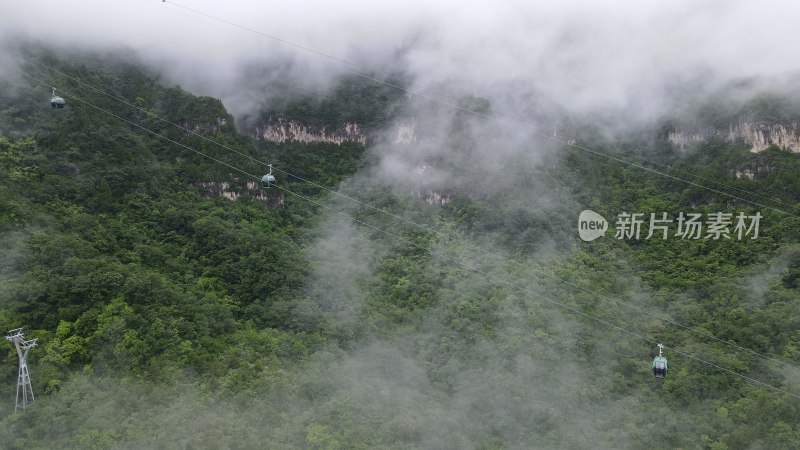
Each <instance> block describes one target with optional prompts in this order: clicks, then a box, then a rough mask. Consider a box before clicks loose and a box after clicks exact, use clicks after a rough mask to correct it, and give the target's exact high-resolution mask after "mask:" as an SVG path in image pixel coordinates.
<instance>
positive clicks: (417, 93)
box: [170, 2, 800, 218]
mask: <svg viewBox="0 0 800 450" xmlns="http://www.w3.org/2000/svg"><path fill="white" fill-rule="evenodd" d="M170 4H171V5H175V6H177V7H178V8H182V9H184V10H186V11H190V12H192V13H194V14H198V15H201V16H204V17H206V18H209V19H212V20H216V21H218V22H221V23H224V24H227V25H230V26H233V27H236V28H239V29H241V30H244V31H248V32H250V33H255V34H257V35H259V36H262V37H265V38H268V39H271V40H274V41H277V42H280V43H282V44H285V45H288V46H291V47H294V48H297V49H300V50H303V51H306V52H309V53H312V54H315V55H318V56H321V57H324V58H327V59H329V60H331V61H334V62H337V63H339V64H343V65H345V66H347V67H348V68H346V69H343V70H345V71H346V72H347V73H350V74H352V75H355V76H358V77H361V78H364V79H367V80H370V81H373V82H376V83H379V84H382V85H384V86H388V87H391V88H394V89H397V90H399V91H401V92H404V93H406V94H409V95H411V96H414V97H418V98H422V99H425V100H429V101H432V102H435V103H439V104H441V105H444V106H447V107H450V108H454V109H456V110H459V111H463V112H466V113H469V114H472V115H475V116H477V117H481V118H484V119H488V120H493V121H498V122H500V121H501V119H512V120H515V121H522V122H528V120H526V119H521V118H518V117H516V116H513V115H510V114H505V113H499V112H494V113H492V114H484V113H481V112H479V111H474V110H471V109H469V108H465V107H463V106H460V105H457V104H455V103H452V102H450V101H447V100H444V99H442V98H440V97H436V96H433V95H429V94H424V93H422V92H420V91H413V90H411V89H408V88H404V87H402V86H400V85H397V84H395V83H391V82H388V81H385V80H381V79H380V78H377V77H374V76H372V75H369V74H368V73H365V72H363V71H361V70H357V69H358V66H357V65H356V64H354V63H352V62H349V61H347V60H345V59H342V58H339V57H336V56H332V55H329V54H327V53H325V52H321V51H319V50H314V49H312V48H310V47H307V46H304V45H301V44H297V43H295V42H291V41H288V40H286V39H283V38H280V37H277V36H273V35H270V34H267V33H264V32H261V31H258V30H256V29H253V28H250V27H247V26H244V25H240V24H237V23H235V22H231V21H229V20H226V19H223V18H220V17H217V16H214V15H212V14H208V13H205V12H202V11H198V10H196V9H193V8H190V7H188V6H185V5H182V4H180V3H175V2H170ZM173 12H175V11H173ZM534 125H535V124H534ZM531 135H532V136H534V137H539V138H543V139H548V140H551V141H554V142H558V143H560V144H562V145H566V146H569V147H572V148H576V149H579V150H583V151H586V152H589V153H592V154H594V155H597V156H602V157H605V158H608V159H611V160H614V161H617V162H620V163H623V164H626V165H629V166H631V167H636V168H638V169H642V170H646V171H649V172H653V173H656V174H658V175H661V176H664V177H667V178H671V179H673V180H676V181H680V182H683V183H686V184H689V185H692V186H695V187H699V188H701V189H706V190H709V191H711V192H714V193H717V194H721V195H723V196H727V197H730V198H733V199H736V200H739V201H743V202H746V203H750V204H752V205H756V206H759V207H761V208H767V209H772V210H774V211H778V212H780V213H783V214H786V215H789V216H793V217H796V218H800V214H793V213H790V212H787V211H784V210H782V209H780V208H775V207H773V206H768V205H764V204H761V203H758V202H755V201H752V200H748V199H744V198H741V197H738V196H735V195H733V194H730V193H727V192H724V191H720V190H717V189H713V188H710V187H708V186H703V185H702V184H699V183H696V182H693V181H689V180H685V179H683V178H680V177H676V176H674V175H670V174H667V173H665V172H661V171H658V170H655V169H653V168H649V167H647V166H643V165H641V164H637V163H634V162H631V161H627V160H625V159H622V158H619V157H615V156H613V155H609V154H607V153H604V152H600V151H597V150H591V149H589V148H586V147H585V146H582V145H578V144H577V143H573V142H570V141H571V140H570V139H563V138H559V137H558V136H551V135H549V134H544V133H540V132H532V133H531ZM634 157H635V158H637V159H639V160H640V161H643V162H648V163H651V164H654V165H660V166H662V167H663V166H664V165H663V164H659V163H656V162H654V161H650V160H647V159H645V158H642V157H637V156H634ZM667 167H669V166H667ZM678 171H680V170H678ZM684 173H687V172H684ZM691 176H693V177H696V178H700V179H705V178H703V177H701V176H698V175H694V174H691ZM715 183H716V184H718V185H722V186H725V187H728V188H731V189H735V190H738V191H740V192H745V193H748V194H750V195H754V196H757V197H761V198H764V199H767V200H769V201H771V202H775V203H780V204H783V205H786V206H790V207H791V208H793V209H795V210H797V209H798V207H797V206H793V205H790V204H787V203H785V202H782V201H780V200H773V199H771V198H769V197H765V196H762V195H760V194H756V193H752V192H750V191H747V190H743V189H740V188H736V187H734V186H730V185H728V184H725V183H720V182H715Z"/></svg>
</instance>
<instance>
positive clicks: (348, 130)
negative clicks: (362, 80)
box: [255, 118, 367, 145]
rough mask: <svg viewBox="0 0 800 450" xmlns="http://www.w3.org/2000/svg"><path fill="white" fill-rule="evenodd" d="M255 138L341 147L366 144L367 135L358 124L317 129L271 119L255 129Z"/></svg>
mask: <svg viewBox="0 0 800 450" xmlns="http://www.w3.org/2000/svg"><path fill="white" fill-rule="evenodd" d="M255 138H256V139H264V140H266V141H271V142H286V141H299V142H305V143H309V142H328V143H333V144H339V145H341V144H342V143H343V142H347V141H350V142H359V143H361V144H366V142H367V135H366V133H365V132H364V130H363V129H362V128H361V126H360V125H359V124H357V123H345V124H344V125H342V126H341V127H339V128H336V129H332V130H331V129H328V128H327V127H322V128H315V127H311V126H308V125H303V124H300V123H298V122H294V121H284V120H283V119H280V118H279V119H277V120H273V119H270V120H269V121H267V123H265V124H263V125H261V126H256V127H255Z"/></svg>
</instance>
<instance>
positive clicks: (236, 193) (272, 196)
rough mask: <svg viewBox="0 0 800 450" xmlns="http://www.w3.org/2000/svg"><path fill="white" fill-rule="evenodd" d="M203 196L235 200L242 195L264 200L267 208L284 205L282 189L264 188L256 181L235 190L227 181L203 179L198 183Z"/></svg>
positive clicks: (276, 207)
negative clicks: (203, 180)
mask: <svg viewBox="0 0 800 450" xmlns="http://www.w3.org/2000/svg"><path fill="white" fill-rule="evenodd" d="M198 186H199V187H200V189H201V191H202V192H203V196H204V197H206V198H213V197H225V198H227V199H228V200H231V201H236V200H238V199H240V198H242V197H248V198H251V199H253V200H256V201H260V202H264V203H266V204H267V208H270V209H278V208H283V206H284V197H283V191H280V190H276V189H271V190H264V189H262V188H261V186H260V184H259V183H258V182H256V181H248V182H247V183H245V189H244V190H235V189H232V188H231V184H230V183H229V182H227V181H205V182H201V183H198Z"/></svg>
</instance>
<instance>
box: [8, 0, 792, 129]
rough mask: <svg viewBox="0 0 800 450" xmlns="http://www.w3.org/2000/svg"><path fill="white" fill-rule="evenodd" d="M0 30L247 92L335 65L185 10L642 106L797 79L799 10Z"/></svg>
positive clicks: (97, 7) (117, 11) (237, 9)
mask: <svg viewBox="0 0 800 450" xmlns="http://www.w3.org/2000/svg"><path fill="white" fill-rule="evenodd" d="M2 3H3V6H2V13H0V30H3V31H2V32H0V33H4V34H3V36H4V37H3V38H4V39H8V37H18V36H29V37H32V38H36V39H40V40H43V41H46V42H50V43H53V44H58V45H64V46H68V47H73V46H75V47H87V48H93V49H109V48H116V47H119V46H125V47H130V48H133V49H134V50H135V51H136V52H138V53H139V54H140V55H142V57H143V58H144V59H145V60H147V61H148V62H151V63H153V64H154V66H156V67H158V68H160V69H161V70H162V71H163V72H164V73H165V74H166V75H167V76H168V77H170V79H171V80H172V81H175V82H177V83H180V84H181V85H182V86H184V87H186V88H188V89H190V90H193V91H195V93H198V94H205V95H213V96H215V97H221V98H222V99H223V101H225V102H226V106H227V107H228V108H229V109H231V110H232V111H233V112H235V113H236V112H242V111H243V110H245V109H247V106H241V105H237V104H236V103H237V102H246V101H247V100H246V99H247V97H249V96H252V94H253V93H252V92H249V91H248V88H249V87H250V85H249V84H247V83H242V82H241V69H242V68H243V67H245V66H247V65H248V64H251V63H258V62H268V61H277V60H283V61H286V60H290V61H292V66H293V67H294V69H293V70H294V74H293V75H294V76H296V77H302V79H303V80H305V81H307V82H309V83H310V84H314V83H318V82H322V81H324V80H326V79H328V78H329V77H330V75H331V74H337V73H340V72H341V71H342V69H343V68H345V67H346V66H345V65H342V64H340V63H336V62H333V61H330V60H327V59H326V58H324V57H321V56H319V55H315V54H312V53H309V52H307V51H303V50H300V49H297V48H294V47H292V46H289V45H286V44H283V43H280V42H277V41H275V40H271V39H268V38H265V37H263V36H259V35H257V34H255V33H252V32H247V31H244V30H241V29H237V28H235V27H232V26H230V25H226V24H223V23H220V22H216V21H214V20H213V19H209V18H207V17H202V16H200V15H198V14H196V13H192V12H190V11H187V10H186V9H183V8H181V7H180V6H179V5H182V6H186V7H190V8H192V9H196V10H198V11H202V12H205V13H207V14H209V15H212V16H215V17H218V18H222V19H225V20H228V21H230V22H233V23H236V24H239V25H242V26H245V27H249V28H252V29H255V30H258V31H260V32H262V33H264V34H269V35H271V36H275V37H279V38H282V39H284V40H286V41H290V42H293V43H296V44H299V45H302V46H305V47H308V48H310V49H314V50H316V51H319V52H322V53H326V54H329V55H331V56H335V57H337V58H340V59H344V60H347V61H349V62H352V63H354V64H356V66H357V67H359V68H364V69H366V70H374V69H378V70H380V69H382V68H387V67H391V68H403V69H405V70H407V71H409V73H411V74H412V75H413V76H414V77H415V78H414V79H415V81H416V86H414V88H415V89H423V88H432V87H436V86H441V85H442V84H443V83H447V84H448V85H452V86H457V87H459V88H462V87H463V88H465V89H468V90H471V91H474V92H475V93H476V94H478V95H487V96H488V95H496V96H497V98H504V97H505V98H513V97H514V95H515V92H516V91H517V90H531V91H533V90H534V89H535V90H536V91H538V92H545V93H547V95H548V96H551V97H552V98H553V99H555V100H556V101H557V102H559V103H560V104H562V105H564V106H566V107H567V108H572V109H575V110H578V111H583V110H597V109H602V108H607V107H612V108H620V109H624V108H652V109H653V110H654V111H657V110H658V109H659V108H660V107H661V104H662V103H664V102H665V99H664V98H663V96H664V90H665V87H666V86H668V85H670V84H675V83H681V82H683V81H685V80H689V81H691V80H694V79H695V78H696V77H699V76H702V77H704V78H705V79H707V80H714V81H715V82H724V81H729V80H733V79H739V78H743V77H751V76H759V77H762V78H775V77H786V76H790V75H795V74H797V72H798V69H800V59H798V58H797V57H796V54H795V52H794V47H795V46H796V43H797V42H800V26H798V23H797V20H798V17H800V3H797V2H793V1H779V0H767V1H758V2H756V1H727V0H726V1H721V0H710V1H701V2H698V1H689V0H684V1H677V0H670V1H642V0H631V1H628V0H612V1H602V2H598V1H594V0H567V1H528V0H524V1H523V0H493V1H475V0H466V1H464V0H462V1H455V0H404V1H402V2H376V1H352V0H351V1H338V2H331V1H326V0H307V1H286V0H277V1H269V2H266V1H252V0H229V1H210V0H198V1H191V0H180V1H175V2H173V1H170V0H167V1H166V2H162V1H161V0H114V1H108V0H73V1H61V0H59V1H55V0H51V1H45V0H23V1H11V0H2Z"/></svg>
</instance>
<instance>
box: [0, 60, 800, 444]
mask: <svg viewBox="0 0 800 450" xmlns="http://www.w3.org/2000/svg"><path fill="white" fill-rule="evenodd" d="M23 55H25V57H24V58H21V59H20V61H21V65H20V67H21V70H22V71H23V72H19V73H17V72H13V71H12V72H11V73H12V76H11V77H9V78H6V79H3V80H1V81H0V131H2V135H1V136H0V246H2V253H0V255H1V256H0V277H1V279H0V286H2V289H0V330H3V331H5V330H11V329H14V328H18V327H25V330H26V333H27V334H26V336H27V337H28V338H36V339H37V340H38V341H37V342H38V346H37V347H35V348H34V349H32V350H31V353H30V362H29V367H30V373H31V377H32V380H33V390H34V392H35V394H36V401H35V403H34V404H33V405H32V406H31V407H29V408H27V409H26V410H25V412H24V413H16V414H15V413H14V402H13V400H14V394H15V390H16V379H17V355H16V352H15V350H14V349H13V348H12V346H11V345H10V344H8V343H6V344H8V345H6V347H5V351H3V352H2V355H3V358H2V364H1V365H0V443H2V445H0V447H2V448H42V449H45V448H80V449H95V448H96V449H101V448H142V449H144V448H147V449H150V448H209V449H210V448H215V449H216V448H324V449H337V448H341V449H345V448H363V449H367V448H454V449H455V448H459V449H461V448H480V449H500V448H654V447H655V448H686V449H690V448H691V449H715V450H722V449H740V448H764V449H791V448H800V425H799V424H800V398H799V397H798V395H800V295H799V294H800V247H798V244H797V243H798V242H799V241H798V239H800V209H798V206H800V205H799V204H798V202H800V175H798V174H800V155H798V154H794V153H791V152H788V151H786V150H783V149H780V148H777V147H771V148H769V149H767V150H765V151H763V152H760V153H752V152H750V151H749V148H748V146H747V145H745V144H744V143H742V142H725V141H722V140H719V141H714V140H712V141H709V142H706V143H703V144H699V145H698V146H697V147H696V148H693V149H691V150H689V151H680V150H678V149H677V148H675V147H674V146H673V145H672V144H670V143H669V142H668V141H667V140H666V139H665V138H664V137H663V136H661V135H659V134H658V133H653V135H652V136H639V137H630V136H626V137H622V138H613V139H612V138H609V137H608V135H606V134H604V133H602V132H600V131H599V130H597V129H595V128H593V127H592V126H590V125H589V124H585V125H584V126H580V125H573V126H572V131H573V132H575V133H576V139H577V140H578V141H579V143H580V144H581V146H584V147H588V148H591V149H594V150H596V152H594V153H588V152H585V151H583V150H581V149H580V148H576V147H572V146H568V145H561V144H559V143H558V142H555V143H554V142H552V141H548V140H546V139H538V140H536V139H533V140H531V141H526V142H524V143H522V144H520V143H519V142H518V140H517V139H516V137H513V136H511V134H512V133H507V134H504V133H506V132H507V130H506V129H505V128H503V127H502V126H501V125H497V124H495V123H492V122H491V121H490V120H489V119H487V117H486V115H487V114H490V113H491V108H492V103H491V101H490V99H474V98H472V99H470V98H467V97H465V99H464V103H463V104H465V105H472V106H475V105H477V107H479V108H480V112H481V114H478V115H471V114H468V113H466V112H464V111H456V112H453V111H450V113H449V114H448V115H446V116H445V118H444V119H440V120H439V121H438V122H437V124H436V125H435V126H434V125H430V127H431V128H434V127H440V129H441V130H443V131H444V132H443V133H439V134H440V135H441V136H442V137H440V138H439V139H438V140H437V141H436V142H434V143H432V144H429V145H430V148H426V149H424V155H425V161H423V160H413V161H406V163H407V165H410V167H412V168H413V167H414V166H415V165H417V164H420V163H423V162H428V163H430V164H431V165H432V166H433V170H437V171H438V172H437V173H439V174H447V175H448V176H441V177H438V178H436V179H433V178H430V179H428V178H426V177H425V172H423V173H422V175H420V174H419V173H414V172H413V171H402V170H401V171H399V172H400V173H399V175H397V174H394V175H392V176H386V173H387V169H386V167H387V163H386V161H390V160H392V158H395V159H402V158H403V157H405V156H404V155H415V156H418V155H419V153H416V152H418V151H419V150H418V149H416V150H415V149H413V148H412V147H414V146H415V145H417V144H414V143H411V144H409V143H402V144H395V145H391V144H388V143H385V142H380V141H379V140H378V139H370V140H369V141H368V143H367V144H366V145H362V144H359V143H348V142H345V143H343V144H341V145H337V144H331V143H309V144H302V143H298V142H291V141H290V142H286V143H281V144H276V143H271V142H264V141H261V140H256V139H254V138H251V137H248V134H247V133H244V132H242V130H237V128H236V124H235V120H234V117H232V116H231V115H230V114H228V113H227V112H226V110H225V108H224V106H223V105H222V103H221V101H219V100H217V99H213V98H208V97H198V96H194V95H192V94H191V93H189V92H186V91H184V90H183V89H181V88H180V87H179V86H169V85H167V84H166V83H164V82H163V81H161V80H160V79H159V77H158V76H157V75H156V74H154V73H151V72H149V71H148V70H147V69H145V68H143V66H141V65H139V64H137V63H136V62H135V61H124V60H123V59H122V58H121V57H116V58H115V57H110V56H109V55H70V57H69V58H62V57H60V56H56V55H55V54H53V53H51V52H49V51H45V50H41V49H38V50H31V49H27V50H25V51H24V52H23ZM32 61H36V62H39V63H41V64H37V63H35V62H32ZM54 69H55V70H54ZM67 75H68V76H67ZM396 82H397V83H402V82H403V80H402V77H400V76H398V80H397V81H396ZM50 85H55V86H58V88H59V92H61V93H62V95H64V97H65V99H66V101H67V107H66V108H64V109H63V110H62V109H51V108H50V105H49V98H50V88H49V86H50ZM106 94H110V96H109V95H106ZM401 94H402V93H398V92H397V91H395V90H392V89H390V88H387V87H385V86H376V85H375V84H374V83H372V82H371V81H369V80H363V79H359V78H357V77H345V78H344V79H342V80H341V82H340V84H339V85H338V87H337V88H335V89H333V90H332V91H331V92H330V93H329V94H327V96H325V97H324V98H321V99H309V98H308V97H300V98H297V99H292V98H284V99H282V100H281V101H280V102H277V103H276V104H274V105H273V111H271V112H272V113H274V112H276V111H277V112H279V113H280V112H282V113H283V114H285V116H286V117H289V118H291V119H292V120H297V121H305V122H307V123H310V124H314V125H324V124H326V123H331V122H332V123H341V122H346V121H353V122H357V123H363V124H366V125H368V126H369V129H370V130H372V131H374V132H375V133H376V135H377V133H378V132H379V131H382V130H388V129H391V126H392V122H393V121H394V120H395V119H398V118H399V116H401V115H404V114H410V112H409V111H411V110H412V109H413V106H412V105H411V104H410V101H409V99H408V98H406V97H405V95H401ZM112 96H113V97H112ZM115 97H116V99H115ZM770 98H771V97H769V96H765V97H760V98H759V99H757V100H756V101H754V102H755V103H751V104H750V106H748V107H750V108H751V109H750V110H748V111H752V105H757V106H758V108H761V109H759V110H768V109H769V105H767V104H766V103H765V102H767V103H768V102H769V99H770ZM117 99H124V100H125V102H127V103H129V104H126V103H122V102H120V101H118V100H117ZM779 106H780V104H778V106H776V108H777V107H779ZM470 107H471V106H470ZM709 108H710V107H709ZM440 110H441V109H439V110H437V111H440ZM698 111H702V110H701V109H698ZM265 114H266V113H265ZM415 114H416V117H418V118H419V117H424V115H423V113H420V112H415ZM709 114H710V113H709ZM720 114H722V113H720ZM725 114H729V113H728V112H725ZM162 119H163V120H162ZM417 121H418V122H422V120H421V119H418V120H417ZM134 124H138V125H139V126H137V125H134ZM173 124H178V125H180V127H178V126H174V125H173ZM437 129H439V128H437ZM428 133H429V134H430V135H436V134H437V133H435V132H434V131H433V130H430V129H429V130H428ZM487 136H488V137H487ZM515 146H516V147H515ZM423 147H424V145H423ZM487 148H489V151H488V152H487ZM511 148H513V149H514V150H507V151H506V150H502V149H511ZM532 149H536V150H535V151H534V150H532ZM231 150H234V151H231ZM487 153H493V154H499V155H501V156H497V157H495V158H494V159H491V158H488V157H486V155H487ZM600 153H603V154H608V155H614V159H609V158H606V157H603V156H602V155H600ZM626 162H630V163H632V164H628V163H626ZM267 163H274V164H275V165H276V166H275V167H276V168H278V169H280V170H279V171H277V172H276V175H277V177H278V185H279V187H280V189H276V188H273V189H271V190H262V191H255V192H260V193H261V194H263V195H265V196H267V197H271V198H278V197H280V199H281V204H282V206H281V207H272V206H269V205H272V204H271V203H269V202H265V201H264V200H263V198H259V197H258V195H255V194H252V195H247V194H245V195H242V196H241V197H239V198H238V199H237V200H236V201H231V200H229V199H227V198H223V197H220V196H214V195H210V194H209V193H208V192H207V191H206V190H204V189H203V187H202V183H207V182H227V183H229V184H230V186H232V189H235V190H238V191H242V192H248V188H247V183H248V182H253V181H255V182H258V179H260V176H261V175H262V174H263V173H266V171H267V168H266V164H267ZM402 167H407V166H402ZM643 167H644V168H650V169H653V170H657V171H660V172H665V173H668V174H670V175H672V176H671V177H667V176H660V175H659V174H657V173H655V172H653V171H652V170H646V169H643ZM752 167H761V168H765V169H764V170H761V171H760V172H759V175H758V176H757V177H753V178H750V177H741V176H737V173H740V172H741V171H742V170H744V169H746V168H752ZM251 176H254V178H253V179H250V178H249V177H251ZM681 179H683V180H691V181H692V182H693V183H694V184H687V183H686V182H684V181H681ZM304 180H307V181H312V182H313V184H311V183H308V182H307V181H304ZM698 184H699V185H703V186H706V185H707V186H710V187H713V190H709V189H703V188H701V187H700V186H698ZM732 189H736V190H732ZM420 190H422V191H425V190H431V191H435V192H438V193H440V194H442V195H445V196H446V198H447V199H448V200H449V201H444V202H428V201H426V200H425V196H424V195H417V194H418V193H419V191H420ZM723 193H731V194H732V195H733V196H731V195H725V194H723ZM737 198H738V199H737ZM745 200H750V202H748V201H745ZM584 209H591V210H593V211H596V212H598V213H599V214H601V215H603V216H604V217H606V218H607V219H609V221H610V222H613V220H612V218H616V217H617V215H618V214H620V213H622V212H640V213H645V214H646V215H647V217H649V214H650V213H657V214H660V213H662V212H668V213H669V214H671V215H677V214H678V213H679V212H686V213H701V214H704V215H706V214H710V213H716V212H729V213H734V214H738V213H739V212H743V213H745V214H747V215H754V214H756V213H760V214H761V215H763V218H762V219H761V227H760V230H759V236H758V238H757V239H749V238H747V239H743V240H741V239H735V238H733V239H719V240H716V239H680V238H673V237H671V238H669V239H649V240H645V239H639V240H635V239H615V238H614V236H613V232H610V233H609V234H607V235H606V236H605V237H604V238H601V239H598V240H596V241H593V242H582V241H580V240H579V239H578V236H577V218H578V215H579V213H580V212H581V211H582V210H584ZM638 336H643V337H645V338H646V339H647V340H643V339H641V338H640V337H638ZM650 341H653V342H664V343H665V344H666V345H667V346H668V347H670V348H673V349H676V350H679V351H680V353H679V352H671V351H669V350H668V351H667V356H668V358H669V361H670V372H669V374H668V376H667V377H666V378H665V379H664V380H663V381H662V380H657V379H654V377H653V375H652V373H651V372H650V363H651V361H652V359H653V357H654V356H655V354H657V350H656V348H655V346H654V345H652V344H651V343H650ZM745 377H748V378H752V379H754V380H758V381H761V382H763V383H766V385H765V384H760V383H758V382H753V381H751V380H748V379H747V378H745ZM773 387H776V388H780V389H781V390H784V391H786V392H788V393H790V394H788V395H787V394H786V393H784V392H780V391H778V390H775V389H773Z"/></svg>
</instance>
